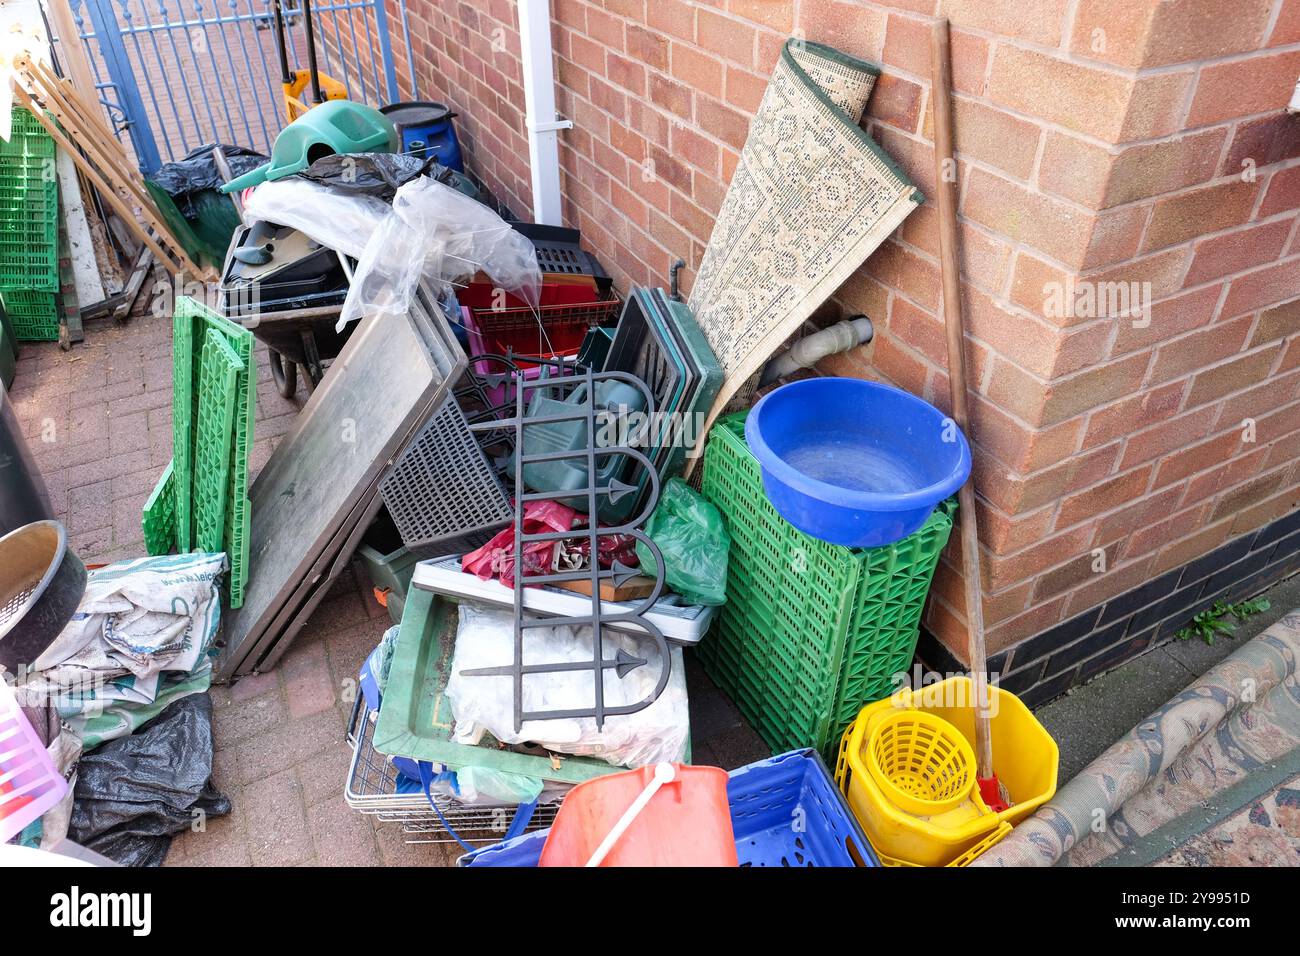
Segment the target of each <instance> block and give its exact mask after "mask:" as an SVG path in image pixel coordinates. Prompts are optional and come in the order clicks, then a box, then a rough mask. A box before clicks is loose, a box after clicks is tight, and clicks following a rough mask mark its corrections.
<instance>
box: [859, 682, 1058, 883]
mask: <svg viewBox="0 0 1300 956" xmlns="http://www.w3.org/2000/svg"><path fill="white" fill-rule="evenodd" d="M989 705H990V710H991V712H992V713H991V715H990V728H991V733H992V738H993V752H994V754H995V755H997V757H996V759H997V764H998V765H997V766H996V767H994V770H995V771H996V772H997V775H998V777H999V779H1000V780H1001V781H1002V783H1003V785H1004V786H1005V787H1006V788H1007V792H1008V793H1009V794H1010V796H1011V806H1010V807H1008V808H1007V809H1006V810H1003V811H1002V812H1001V813H994V812H993V811H991V810H990V809H989V808H988V806H986V805H985V803H984V801H983V800H982V799H980V794H979V788H978V787H977V786H975V758H974V753H973V751H972V749H971V745H970V743H969V741H971V740H972V739H974V735H975V710H974V691H973V687H972V684H971V681H970V678H969V677H965V676H961V677H950V678H948V679H947V680H944V681H941V682H940V683H938V684H934V685H930V686H928V687H923V688H921V689H920V690H918V691H902V692H900V693H897V694H895V695H893V696H892V697H890V698H887V699H885V700H882V701H877V702H876V703H874V704H868V705H867V706H866V707H864V708H863V709H862V711H861V712H860V713H859V714H858V718H857V720H855V721H854V722H853V724H852V725H851V726H850V727H849V729H848V730H847V731H846V732H845V734H844V738H843V740H842V741H841V743H840V754H839V760H838V761H837V764H836V773H835V778H836V781H837V782H838V783H839V786H840V789H841V791H843V793H844V795H845V797H846V798H847V799H848V801H849V805H850V806H851V807H852V808H853V812H854V814H855V815H856V816H857V818H858V822H859V823H861V824H862V827H863V829H864V830H865V831H866V833H867V836H868V837H869V838H870V840H871V843H872V846H873V847H874V848H875V850H876V851H877V853H878V854H880V855H881V856H882V857H888V858H890V862H896V863H901V864H914V865H919V866H946V865H950V864H954V863H957V862H958V861H959V859H961V858H963V857H964V859H965V862H969V860H970V859H973V858H974V855H977V853H975V852H974V851H976V850H978V852H983V851H984V850H986V849H987V848H988V847H989V846H991V845H992V844H993V843H995V842H996V841H997V839H1001V836H999V835H998V834H999V831H1001V832H1002V835H1003V836H1005V832H1006V831H1005V830H1004V828H1003V824H1006V825H1007V826H1008V827H1009V826H1012V825H1014V824H1016V823H1018V822H1019V821H1020V820H1023V819H1024V818H1025V817H1026V816H1028V815H1029V814H1030V813H1032V812H1033V811H1034V810H1036V809H1037V808H1038V807H1040V806H1042V804H1044V803H1046V802H1047V801H1048V800H1049V799H1051V796H1052V794H1054V793H1055V792H1056V772H1057V765H1058V763H1059V761H1060V753H1059V751H1058V749H1057V746H1056V742H1055V741H1054V740H1052V738H1051V735H1050V734H1048V733H1047V731H1046V730H1045V729H1044V728H1043V725H1042V724H1040V723H1039V722H1038V720H1037V719H1036V718H1035V717H1034V715H1033V714H1032V713H1031V712H1030V711H1029V708H1027V707H1026V706H1025V705H1024V704H1023V703H1022V702H1021V701H1020V699H1019V698H1018V697H1016V696H1015V695H1014V694H1012V693H1010V692H1009V691H1003V690H1001V689H1000V688H996V687H992V686H990V688H989Z"/></svg>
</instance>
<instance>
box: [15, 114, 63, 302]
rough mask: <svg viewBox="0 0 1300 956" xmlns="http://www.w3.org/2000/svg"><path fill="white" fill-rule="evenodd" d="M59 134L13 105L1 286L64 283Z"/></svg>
mask: <svg viewBox="0 0 1300 956" xmlns="http://www.w3.org/2000/svg"><path fill="white" fill-rule="evenodd" d="M54 164H55V152H54V140H53V139H52V138H51V137H50V135H49V133H47V132H46V131H45V129H44V128H43V127H42V126H41V125H40V124H39V123H38V122H37V121H36V119H35V118H34V117H33V116H32V114H31V113H29V112H28V111H27V110H25V109H23V108H22V107H14V110H13V133H12V136H11V138H10V140H9V142H7V143H4V142H0V286H3V287H6V288H13V289H30V290H35V291H40V292H54V291H57V289H58V287H59V187H58V178H57V175H56V172H55V165H54Z"/></svg>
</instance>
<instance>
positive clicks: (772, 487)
mask: <svg viewBox="0 0 1300 956" xmlns="http://www.w3.org/2000/svg"><path fill="white" fill-rule="evenodd" d="M745 440H746V441H747V442H748V443H749V447H750V450H751V451H753V453H754V457H755V458H757V459H758V462H759V464H760V465H761V466H762V469H763V490H764V491H765V492H767V497H768V500H769V501H771V502H772V506H773V507H774V508H776V510H777V512H778V513H780V515H781V517H783V518H785V520H786V521H788V522H790V523H791V524H792V525H794V526H795V527H796V528H798V529H799V530H800V531H802V532H804V533H805V534H809V535H812V536H813V537H814V538H818V539H820V540H822V541H829V542H830V543H831V544H842V545H847V546H849V547H854V548H875V547H879V546H880V545H885V544H890V543H891V542H894V541H898V540H900V539H901V538H905V537H907V536H908V535H909V534H911V533H912V532H913V531H915V530H916V529H917V528H919V527H921V525H923V524H925V519H926V518H928V517H930V512H932V511H934V509H935V506H936V505H938V504H939V502H941V501H943V500H944V499H945V498H947V497H948V496H949V495H951V494H952V493H953V492H954V491H956V490H957V489H958V488H960V487H961V486H962V483H963V482H965V480H966V476H967V475H969V474H970V446H969V445H967V444H966V436H965V435H963V434H962V433H961V430H960V429H958V428H957V426H956V425H955V424H954V423H953V421H952V419H950V418H948V417H947V416H945V415H944V414H943V413H942V412H941V411H939V410H938V409H937V408H935V407H934V406H933V405H931V404H929V403H928V402H924V401H922V400H921V399H919V398H917V397H916V396H914V395H909V394H908V393H907V392H904V391H901V390H900V389H897V388H892V387H890V386H888V385H881V384H879V383H876V382H867V381H863V380H862V379H856V378H812V379H805V380H804V381H800V382H791V383H790V384H789V385H783V386H781V387H780V388H778V389H776V391H774V392H771V393H770V394H768V395H766V396H765V397H764V398H763V399H762V400H761V401H759V403H758V404H757V405H755V406H754V410H753V411H751V412H750V413H749V417H748V418H747V419H746V421H745Z"/></svg>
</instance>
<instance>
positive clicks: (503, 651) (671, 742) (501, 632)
mask: <svg viewBox="0 0 1300 956" xmlns="http://www.w3.org/2000/svg"><path fill="white" fill-rule="evenodd" d="M459 613H460V620H459V624H458V626H457V631H456V652H455V655H454V656H453V658H452V665H451V676H450V678H448V680H447V697H448V698H449V699H450V700H451V709H452V714H453V715H454V716H455V718H456V726H455V732H454V737H453V739H455V740H456V741H457V742H459V743H463V744H477V743H479V741H481V740H482V739H483V735H484V734H485V733H490V734H491V735H492V736H493V737H495V738H496V739H497V740H499V741H501V742H502V743H507V744H519V743H525V742H533V743H536V744H539V745H541V746H542V747H545V748H546V749H547V750H554V751H558V752H559V753H568V754H574V755H575V756H579V757H597V758H599V759H601V760H605V761H608V762H609V763H611V764H613V765H615V766H623V767H642V766H645V765H647V764H653V763H658V762H659V761H665V760H666V761H668V762H670V763H672V762H681V761H684V760H685V759H686V743H687V738H688V736H689V735H690V715H689V712H688V707H687V696H686V675H685V670H684V668H683V666H682V652H681V648H679V647H676V646H672V647H670V649H669V653H670V654H672V671H671V676H670V677H669V679H668V686H667V687H666V688H664V692H663V693H662V694H660V695H659V697H658V698H657V699H656V700H655V701H654V703H652V704H651V705H650V706H649V707H646V708H645V709H644V710H639V711H637V712H636V713H634V714H621V715H618V716H611V717H606V718H605V726H604V728H603V729H601V728H598V727H597V726H596V721H595V719H594V718H592V717H572V718H558V719H553V720H527V721H524V724H523V727H522V728H521V729H520V731H519V732H518V733H516V732H515V729H514V726H515V717H514V714H515V711H514V678H513V677H510V676H492V677H483V676H470V677H464V676H462V675H461V672H462V671H464V670H469V669H471V668H477V667H499V666H501V665H502V664H506V663H508V662H509V661H510V660H511V658H512V657H513V656H514V642H515V621H514V613H513V612H511V611H506V610H495V609H488V608H482V607H476V606H474V605H471V604H462V605H461V606H460V611H459ZM591 643H592V641H591V628H590V627H569V626H567V625H557V626H555V627H551V628H540V627H539V628H529V629H528V642H527V645H526V646H525V649H524V660H525V662H526V663H529V664H536V663H542V662H555V661H575V662H576V661H590V660H591ZM603 643H604V645H605V656H606V657H611V656H613V655H614V653H615V652H616V651H617V649H618V648H622V649H623V650H625V651H627V652H628V653H630V654H632V655H634V656H638V657H646V658H647V663H646V664H645V665H643V666H641V667H638V668H636V669H634V670H632V671H630V672H629V673H628V675H627V676H626V677H623V678H620V677H618V676H617V675H616V674H615V673H614V671H613V670H612V669H611V670H606V671H605V673H604V680H605V703H606V704H607V705H610V706H616V705H620V704H630V703H634V702H636V701H639V700H642V699H644V698H645V697H646V695H647V694H649V693H650V692H651V691H653V690H654V686H655V682H656V679H657V677H658V675H659V668H660V661H659V656H658V653H657V651H656V650H655V647H654V645H653V643H652V642H650V641H644V640H637V639H636V638H633V637H631V636H629V635H627V634H616V633H614V632H611V631H608V630H607V631H605V633H604V635H603ZM593 679H594V678H593V676H592V673H591V671H590V670H583V671H569V672H556V673H547V674H541V675H536V676H534V677H527V676H526V677H525V678H524V701H523V709H524V710H561V709H568V708H579V707H590V706H591V701H592V692H593V690H594V687H593V684H592V681H593Z"/></svg>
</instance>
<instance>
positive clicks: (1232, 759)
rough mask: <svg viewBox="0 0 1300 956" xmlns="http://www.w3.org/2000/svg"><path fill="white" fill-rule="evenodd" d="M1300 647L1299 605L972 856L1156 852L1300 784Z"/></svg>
mask: <svg viewBox="0 0 1300 956" xmlns="http://www.w3.org/2000/svg"><path fill="white" fill-rule="evenodd" d="M1298 656H1300V610H1295V611H1292V612H1291V613H1289V614H1287V615H1286V616H1285V617H1283V618H1282V619H1281V620H1280V621H1278V622H1276V623H1275V624H1273V625H1272V626H1271V627H1269V628H1268V629H1267V630H1266V631H1264V632H1263V633H1262V634H1260V635H1258V636H1257V637H1255V638H1254V639H1253V640H1251V641H1248V642H1247V643H1246V644H1244V645H1242V647H1240V648H1239V649H1238V650H1237V651H1235V652H1234V653H1233V654H1232V655H1231V656H1230V657H1227V658H1225V659H1224V660H1223V661H1221V662H1220V663H1219V664H1218V665H1216V666H1215V667H1214V668H1212V669H1211V670H1209V671H1207V672H1206V673H1205V674H1204V675H1202V676H1201V677H1200V678H1198V679H1197V680H1196V681H1194V682H1193V683H1192V684H1191V685H1190V686H1189V687H1187V688H1186V689H1185V690H1183V691H1182V692H1181V693H1179V694H1177V695H1175V696H1174V697H1172V698H1171V699H1170V700H1169V701H1168V702H1167V703H1166V704H1165V705H1164V706H1162V707H1160V708H1159V709H1158V710H1156V711H1155V713H1153V714H1151V715H1150V716H1149V717H1147V718H1146V719H1145V720H1143V721H1142V722H1141V723H1139V724H1138V725H1137V726H1136V727H1134V728H1133V729H1132V730H1131V731H1129V732H1128V734H1127V735H1125V736H1124V737H1123V738H1122V739H1120V740H1119V741H1118V742H1116V743H1115V744H1114V745H1113V746H1112V747H1111V748H1110V749H1109V750H1107V751H1106V752H1105V753H1103V754H1102V755H1101V756H1100V757H1098V758H1097V759H1096V760H1094V761H1093V762H1092V763H1090V764H1089V765H1088V766H1087V767H1085V768H1084V770H1083V771H1082V772H1081V773H1080V774H1079V775H1078V776H1077V777H1075V778H1074V779H1073V780H1071V781H1070V782H1069V783H1067V784H1066V785H1065V786H1063V787H1062V788H1061V789H1060V790H1058V791H1057V793H1056V796H1055V797H1054V798H1053V799H1052V800H1051V801H1050V802H1048V803H1047V804H1045V805H1044V806H1043V807H1042V808H1041V809H1040V810H1039V811H1038V812H1037V813H1035V814H1034V815H1033V816H1032V817H1030V818H1029V819H1028V820H1025V821H1024V822H1023V823H1022V824H1020V825H1019V826H1018V827H1016V829H1015V830H1014V831H1013V832H1012V833H1011V834H1010V835H1009V836H1007V838H1006V839H1004V840H1003V841H1002V842H1001V843H999V844H997V845H996V846H995V847H993V848H992V849H990V850H989V851H988V852H986V853H985V854H984V855H983V856H981V857H979V858H978V859H977V860H975V861H974V862H973V863H972V864H971V865H972V866H1053V865H1058V864H1063V865H1070V866H1099V865H1100V866H1105V865H1131V866H1141V865H1146V864H1150V863H1157V862H1159V861H1160V860H1161V859H1162V858H1166V857H1168V856H1169V854H1170V853H1175V852H1178V850H1179V848H1180V847H1182V846H1184V845H1186V844H1189V843H1193V842H1197V838H1198V836H1199V835H1201V834H1209V835H1210V836H1211V838H1212V836H1213V833H1212V831H1213V830H1214V829H1215V828H1216V827H1219V826H1221V825H1232V826H1235V825H1236V824H1234V823H1233V822H1232V821H1231V818H1232V817H1233V815H1234V814H1238V812H1239V811H1241V810H1242V809H1243V808H1250V807H1252V804H1254V805H1259V802H1260V801H1264V802H1267V795H1268V793H1269V792H1270V791H1271V790H1279V789H1280V790H1281V791H1282V792H1283V793H1290V792H1294V789H1295V787H1296V784H1295V783H1294V781H1295V779H1296V777H1297V775H1298V774H1300V767H1297V764H1296V757H1297V756H1298V755H1300V753H1298V751H1297V747H1298V746H1300V694H1297V692H1296V659H1297V657H1298ZM1289 781H1291V782H1289ZM1273 829H1276V828H1273ZM1271 838H1272V839H1273V841H1274V842H1276V840H1277V839H1279V838H1281V839H1285V837H1284V836H1282V835H1281V834H1278V833H1273V834H1271ZM1200 842H1205V841H1200ZM1292 852H1293V851H1292ZM1286 853H1287V850H1286V849H1285V848H1282V847H1278V848H1267V847H1263V848H1257V850H1256V852H1255V855H1254V856H1251V857H1249V859H1240V858H1237V857H1235V856H1234V855H1232V854H1228V855H1227V856H1226V857H1224V858H1223V859H1221V860H1219V861H1220V862H1225V861H1231V862H1236V863H1246V862H1250V863H1267V862H1269V861H1270V858H1271V857H1274V856H1275V857H1277V858H1286V856H1285V854H1286ZM1292 865H1293V864H1292Z"/></svg>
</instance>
